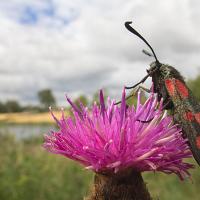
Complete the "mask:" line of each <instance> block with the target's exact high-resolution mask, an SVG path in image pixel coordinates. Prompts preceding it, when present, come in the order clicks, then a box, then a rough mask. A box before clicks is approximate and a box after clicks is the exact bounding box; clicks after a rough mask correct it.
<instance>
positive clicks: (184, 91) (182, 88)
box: [175, 79, 189, 98]
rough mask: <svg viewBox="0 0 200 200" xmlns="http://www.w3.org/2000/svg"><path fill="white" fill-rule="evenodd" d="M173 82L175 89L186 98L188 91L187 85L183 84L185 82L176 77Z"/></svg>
mask: <svg viewBox="0 0 200 200" xmlns="http://www.w3.org/2000/svg"><path fill="white" fill-rule="evenodd" d="M175 84H176V89H177V90H178V92H179V94H180V95H181V97H183V98H188V96H189V91H188V89H187V87H186V86H185V84H184V83H183V82H182V81H180V80H178V79H175Z"/></svg>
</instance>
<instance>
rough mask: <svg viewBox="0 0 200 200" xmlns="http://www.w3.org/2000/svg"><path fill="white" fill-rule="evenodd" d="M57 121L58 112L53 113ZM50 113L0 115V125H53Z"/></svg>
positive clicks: (59, 114)
mask: <svg viewBox="0 0 200 200" xmlns="http://www.w3.org/2000/svg"><path fill="white" fill-rule="evenodd" d="M53 113H54V115H55V116H56V117H58V119H59V118H60V116H61V112H60V111H54V112H53ZM54 123H55V121H54V120H53V118H52V116H51V114H50V112H45V113H31V112H21V113H1V114H0V124H54Z"/></svg>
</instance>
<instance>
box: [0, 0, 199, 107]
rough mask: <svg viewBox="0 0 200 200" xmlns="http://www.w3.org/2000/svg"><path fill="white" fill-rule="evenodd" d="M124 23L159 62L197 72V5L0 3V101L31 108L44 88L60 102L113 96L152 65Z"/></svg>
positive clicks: (156, 1) (152, 0) (87, 0)
mask: <svg viewBox="0 0 200 200" xmlns="http://www.w3.org/2000/svg"><path fill="white" fill-rule="evenodd" d="M127 20H128V21H130V20H131V21H133V27H134V28H136V29H137V30H138V31H139V32H140V33H142V34H143V36H144V37H145V38H146V39H147V40H148V41H149V42H150V43H151V45H152V46H153V48H154V50H155V52H156V54H157V56H158V58H159V60H160V61H161V62H164V63H168V64H170V65H172V66H175V67H176V68H177V69H178V70H179V71H181V73H182V74H183V76H185V78H186V79H188V78H194V77H195V76H196V75H197V74H198V73H200V1H199V0H176V1H174V0H166V1H160V0H132V1H131V0H127V1H124V0H109V1H108V0H73V1H72V0H1V1H0V101H5V100H7V99H16V100H18V101H20V102H23V103H24V104H27V103H36V102H37V95H36V94H37V91H38V90H41V89H44V88H51V89H52V90H53V91H54V95H55V96H56V98H57V100H58V101H59V103H60V104H62V103H63V101H65V98H64V94H65V93H67V94H68V95H69V96H71V97H76V96H77V95H79V94H87V95H88V96H91V95H92V94H93V93H94V92H95V91H97V90H98V89H100V88H107V90H108V91H109V93H110V94H111V96H112V97H114V98H118V97H119V94H120V93H121V89H122V87H123V86H124V85H132V84H134V83H136V82H137V81H139V80H140V79H141V78H142V77H143V76H145V74H146V68H148V66H149V63H151V62H152V58H149V57H147V56H145V55H144V54H142V53H141V50H142V49H143V48H146V46H145V45H144V44H143V43H142V41H140V40H139V39H138V38H137V37H135V36H134V35H132V34H131V33H130V32H128V31H127V30H126V29H125V28H124V22H125V21H127ZM147 84H148V82H147Z"/></svg>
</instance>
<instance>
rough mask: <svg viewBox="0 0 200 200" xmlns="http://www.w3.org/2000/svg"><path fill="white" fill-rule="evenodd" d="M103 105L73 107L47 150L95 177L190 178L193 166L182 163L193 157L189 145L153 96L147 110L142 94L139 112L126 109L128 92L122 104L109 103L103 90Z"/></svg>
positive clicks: (48, 137) (48, 138) (49, 140)
mask: <svg viewBox="0 0 200 200" xmlns="http://www.w3.org/2000/svg"><path fill="white" fill-rule="evenodd" d="M99 96H100V105H99V106H98V105H97V104H94V105H93V106H92V108H91V110H89V109H88V108H87V107H84V106H83V105H81V106H80V107H81V109H79V108H78V107H77V106H76V105H75V104H73V103H72V102H71V100H70V99H69V98H67V101H68V102H69V104H70V105H71V106H72V110H73V117H67V118H65V116H64V112H63V111H62V117H61V119H60V120H58V119H57V118H56V117H55V116H54V115H53V113H52V112H51V113H52V116H53V118H54V119H55V121H56V122H57V124H58V126H59V128H60V130H59V131H52V133H51V134H50V135H46V136H45V143H44V147H45V148H46V149H47V150H48V151H50V152H52V153H55V154H61V155H64V156H66V157H67V158H70V159H72V160H75V161H78V162H80V163H81V164H82V165H84V166H85V167H86V168H88V169H92V170H93V171H95V172H105V171H107V172H114V173H116V172H118V171H120V170H124V169H127V168H133V169H135V170H136V171H139V172H143V171H161V172H164V173H169V174H170V173H175V174H177V175H178V176H179V177H180V179H184V178H185V177H187V176H190V173H189V172H188V169H190V168H192V167H193V165H191V164H189V163H186V162H183V159H184V158H188V157H191V155H192V154H191V152H190V150H189V147H188V145H187V140H186V139H183V138H182V133H181V130H180V128H178V126H177V125H174V124H173V122H172V118H171V117H170V116H167V113H166V112H163V111H162V102H161V103H160V104H158V100H157V96H155V95H154V94H153V93H152V94H151V95H150V97H149V98H148V99H147V101H146V102H145V103H144V104H143V105H142V104H141V102H140V92H139V93H138V101H137V106H136V108H135V107H134V106H130V107H127V106H126V103H125V90H124V91H123V93H122V100H121V105H120V106H119V105H115V104H114V101H111V100H109V99H108V101H107V106H106V105H105V102H104V97H103V92H102V91H100V95H99Z"/></svg>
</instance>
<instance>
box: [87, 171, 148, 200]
mask: <svg viewBox="0 0 200 200" xmlns="http://www.w3.org/2000/svg"><path fill="white" fill-rule="evenodd" d="M85 200H151V197H150V194H149V192H148V190H147V188H146V184H145V183H144V181H143V178H142V176H141V173H140V172H137V171H134V170H126V171H124V172H119V173H117V174H95V177H94V185H93V192H92V194H91V196H90V197H88V198H86V199H85Z"/></svg>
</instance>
